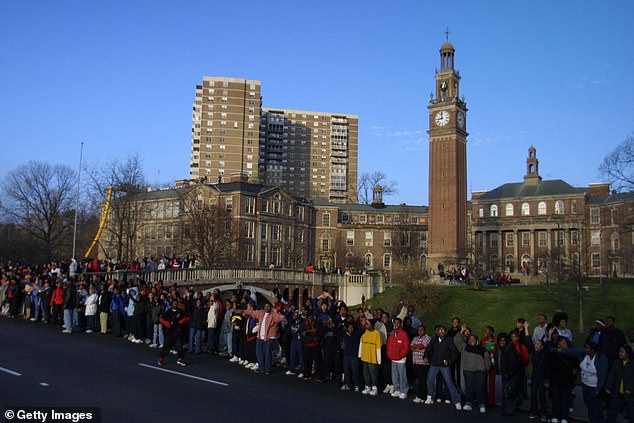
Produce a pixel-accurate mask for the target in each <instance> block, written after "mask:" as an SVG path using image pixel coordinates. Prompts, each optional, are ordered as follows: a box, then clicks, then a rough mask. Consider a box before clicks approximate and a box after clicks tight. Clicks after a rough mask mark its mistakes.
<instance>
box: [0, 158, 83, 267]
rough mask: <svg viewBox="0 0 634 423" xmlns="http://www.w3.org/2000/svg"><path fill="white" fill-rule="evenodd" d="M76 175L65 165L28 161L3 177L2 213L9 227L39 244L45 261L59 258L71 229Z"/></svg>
mask: <svg viewBox="0 0 634 423" xmlns="http://www.w3.org/2000/svg"><path fill="white" fill-rule="evenodd" d="M75 181H76V173H75V171H74V170H72V169H71V168H70V167H68V166H65V165H50V164H48V163H42V162H37V161H30V162H28V163H27V164H25V165H21V166H18V167H17V168H16V169H14V170H13V171H11V172H9V174H8V175H7V177H6V179H5V182H4V186H3V198H4V199H5V203H4V204H3V207H2V208H3V211H4V213H5V214H6V215H7V216H8V217H9V219H10V221H11V222H12V223H15V224H16V225H17V226H18V227H19V228H21V229H22V230H23V231H25V232H26V233H27V234H28V235H30V236H31V237H33V239H34V240H36V241H38V242H39V243H41V245H42V248H43V250H44V256H45V258H46V259H47V260H50V259H52V258H54V257H55V258H61V257H59V255H60V253H61V252H60V247H62V246H63V244H64V243H65V242H66V241H67V235H69V229H71V228H72V224H73V220H72V211H73V207H74V205H73V199H74V197H75V196H74V192H75V190H74V184H75Z"/></svg>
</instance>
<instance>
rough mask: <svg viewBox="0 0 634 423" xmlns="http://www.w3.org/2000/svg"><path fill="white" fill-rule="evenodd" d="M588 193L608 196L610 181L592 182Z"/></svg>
mask: <svg viewBox="0 0 634 423" xmlns="http://www.w3.org/2000/svg"><path fill="white" fill-rule="evenodd" d="M588 193H589V194H590V195H591V196H607V195H610V183H609V182H594V183H592V184H590V187H589V188H588Z"/></svg>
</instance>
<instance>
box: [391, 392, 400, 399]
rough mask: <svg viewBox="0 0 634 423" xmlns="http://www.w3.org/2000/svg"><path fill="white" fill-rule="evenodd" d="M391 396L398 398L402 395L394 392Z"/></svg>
mask: <svg viewBox="0 0 634 423" xmlns="http://www.w3.org/2000/svg"><path fill="white" fill-rule="evenodd" d="M390 395H391V396H393V397H395V398H396V397H398V396H399V395H401V393H400V392H399V391H394V392H392V393H391V394H390Z"/></svg>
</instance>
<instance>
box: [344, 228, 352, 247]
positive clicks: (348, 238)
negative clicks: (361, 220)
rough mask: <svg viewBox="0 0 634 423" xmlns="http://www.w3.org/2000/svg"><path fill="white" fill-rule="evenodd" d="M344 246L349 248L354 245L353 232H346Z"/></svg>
mask: <svg viewBox="0 0 634 423" xmlns="http://www.w3.org/2000/svg"><path fill="white" fill-rule="evenodd" d="M346 245H347V246H349V247H351V246H353V245H354V231H346Z"/></svg>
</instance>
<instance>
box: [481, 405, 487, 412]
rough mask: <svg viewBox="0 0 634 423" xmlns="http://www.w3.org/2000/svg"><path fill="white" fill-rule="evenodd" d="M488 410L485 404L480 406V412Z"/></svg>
mask: <svg viewBox="0 0 634 423" xmlns="http://www.w3.org/2000/svg"><path fill="white" fill-rule="evenodd" d="M486 412H487V408H486V407H485V406H484V405H481V406H480V413H482V414H484V413H486Z"/></svg>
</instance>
